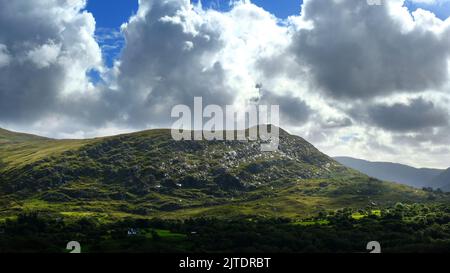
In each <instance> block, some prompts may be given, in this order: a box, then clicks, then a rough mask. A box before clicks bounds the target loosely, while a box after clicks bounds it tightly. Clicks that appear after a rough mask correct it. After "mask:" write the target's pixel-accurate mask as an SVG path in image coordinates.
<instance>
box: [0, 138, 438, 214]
mask: <svg viewBox="0 0 450 273" xmlns="http://www.w3.org/2000/svg"><path fill="white" fill-rule="evenodd" d="M14 136H15V135H14V133H11V132H7V133H4V134H3V133H2V137H3V139H7V140H6V141H5V142H4V145H2V146H1V148H0V152H1V160H2V166H1V167H0V179H1V182H0V192H1V195H2V198H1V199H2V203H1V204H0V205H1V206H2V207H3V214H4V215H13V214H14V213H18V212H21V211H32V210H48V211H51V212H60V213H63V214H65V215H67V216H83V215H84V216H86V215H97V216H105V217H106V216H108V217H109V216H116V217H124V216H135V217H148V216H161V217H189V216H204V215H212V216H223V217H226V216H229V215H239V214H247V215H252V214H258V215H275V216H282V215H284V216H289V217H291V216H292V217H296V216H302V215H307V214H309V213H316V212H317V211H321V210H326V209H335V208H340V207H349V206H350V207H366V206H382V205H384V204H395V203H396V202H399V201H406V202H423V201H427V200H428V199H429V198H430V194H432V193H425V192H423V191H420V190H416V189H412V188H410V187H406V186H400V185H396V184H392V183H386V182H381V181H378V180H376V179H372V178H369V177H367V176H365V175H362V174H360V173H359V172H356V171H353V170H351V169H348V168H346V167H344V166H342V165H340V164H339V163H337V162H336V161H334V160H333V159H331V158H330V157H328V156H327V155H325V154H323V153H321V152H320V151H319V150H317V149H316V148H315V147H314V146H312V145H311V144H310V143H308V142H306V141H305V140H304V139H302V138H300V137H298V136H293V135H290V134H288V133H287V132H285V131H283V130H281V135H280V149H279V151H275V152H261V149H260V148H261V144H262V142H261V141H259V140H258V141H248V142H241V141H174V140H172V138H171V135H170V131H169V130H150V131H144V132H138V133H133V134H127V135H119V136H113V137H107V138H99V139H91V140H51V139H44V138H39V137H35V136H29V135H26V136H24V135H22V134H18V135H17V139H15V137H14ZM433 198H435V197H433Z"/></svg>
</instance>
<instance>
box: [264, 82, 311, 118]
mask: <svg viewBox="0 0 450 273" xmlns="http://www.w3.org/2000/svg"><path fill="white" fill-rule="evenodd" d="M261 103H262V104H264V105H279V106H280V123H281V124H285V125H294V126H302V125H304V123H306V122H307V121H308V119H309V117H310V116H311V114H312V109H311V108H310V107H309V105H308V104H307V103H306V102H305V101H303V100H302V99H299V98H297V97H294V96H293V95H292V94H291V93H288V94H284V95H278V94H275V93H272V92H269V91H267V90H264V89H263V90H262V94H261Z"/></svg>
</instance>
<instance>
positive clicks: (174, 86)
mask: <svg viewBox="0 0 450 273" xmlns="http://www.w3.org/2000/svg"><path fill="white" fill-rule="evenodd" d="M144 2H148V1H144ZM150 3H152V5H151V7H150V8H149V9H148V11H147V12H146V13H145V15H144V16H138V17H136V18H135V19H133V20H132V21H131V22H130V23H129V24H128V26H127V27H126V28H125V30H124V34H125V38H126V47H125V49H124V51H123V53H122V58H121V64H120V66H119V70H120V74H119V77H118V84H119V89H120V90H121V92H120V93H118V94H117V95H116V96H109V97H108V98H109V99H112V100H113V101H111V104H113V105H115V107H116V108H117V109H120V111H123V113H124V114H125V115H127V116H128V118H127V120H126V121H127V123H128V124H136V125H142V124H145V123H150V122H152V123H153V124H165V125H167V123H168V122H169V121H170V112H171V109H172V107H173V106H175V105H177V104H185V105H189V106H190V105H192V104H193V101H194V97H196V96H197V97H203V101H204V103H205V104H218V105H226V104H232V103H233V94H232V91H233V90H232V88H231V87H230V86H228V85H227V81H226V75H225V70H224V68H223V65H222V64H221V63H220V62H219V61H215V57H216V56H215V54H217V52H219V51H220V50H221V49H222V48H223V45H224V41H223V40H222V39H221V29H220V25H218V24H214V22H208V21H206V20H205V18H203V17H201V16H200V15H198V14H197V13H196V12H195V11H193V10H192V9H191V8H190V6H189V4H188V1H181V0H180V1H177V0H171V1H153V2H150Z"/></svg>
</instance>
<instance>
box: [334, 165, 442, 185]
mask: <svg viewBox="0 0 450 273" xmlns="http://www.w3.org/2000/svg"><path fill="white" fill-rule="evenodd" d="M334 159H335V160H336V161H338V162H339V163H341V164H342V165H344V166H347V167H349V168H352V169H355V170H357V171H360V172H362V173H364V174H367V175H368V176H371V177H374V178H377V179H381V180H385V181H391V182H396V183H400V184H405V185H409V186H413V187H416V188H422V187H432V188H435V189H437V188H441V189H442V190H447V191H450V169H449V170H442V169H430V168H420V169H419V168H414V167H411V166H408V165H403V164H398V163H391V162H371V161H367V160H362V159H357V158H351V157H334Z"/></svg>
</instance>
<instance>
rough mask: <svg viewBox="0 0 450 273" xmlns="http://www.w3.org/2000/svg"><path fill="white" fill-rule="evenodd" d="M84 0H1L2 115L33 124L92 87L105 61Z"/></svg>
mask: <svg viewBox="0 0 450 273" xmlns="http://www.w3.org/2000/svg"><path fill="white" fill-rule="evenodd" d="M84 6H85V1H83V0H42V1H27V0H17V1H7V0H0V7H1V8H0V28H1V29H2V31H1V33H0V71H1V73H0V118H1V120H2V122H8V123H14V124H16V123H24V124H32V123H33V122H35V121H38V120H39V119H40V118H44V117H45V116H47V115H49V114H55V112H56V113H58V112H60V111H61V110H62V109H61V105H62V103H63V101H64V96H66V95H68V94H70V93H72V92H77V93H81V92H87V91H88V89H89V86H90V85H91V84H90V83H89V81H88V79H87V77H86V72H87V71H88V70H90V69H93V68H96V67H99V66H101V52H100V49H99V47H98V45H97V43H96V42H95V39H94V37H93V34H94V31H95V20H94V18H93V16H92V15H91V14H89V13H87V12H83V11H82V9H83V7H84Z"/></svg>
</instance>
